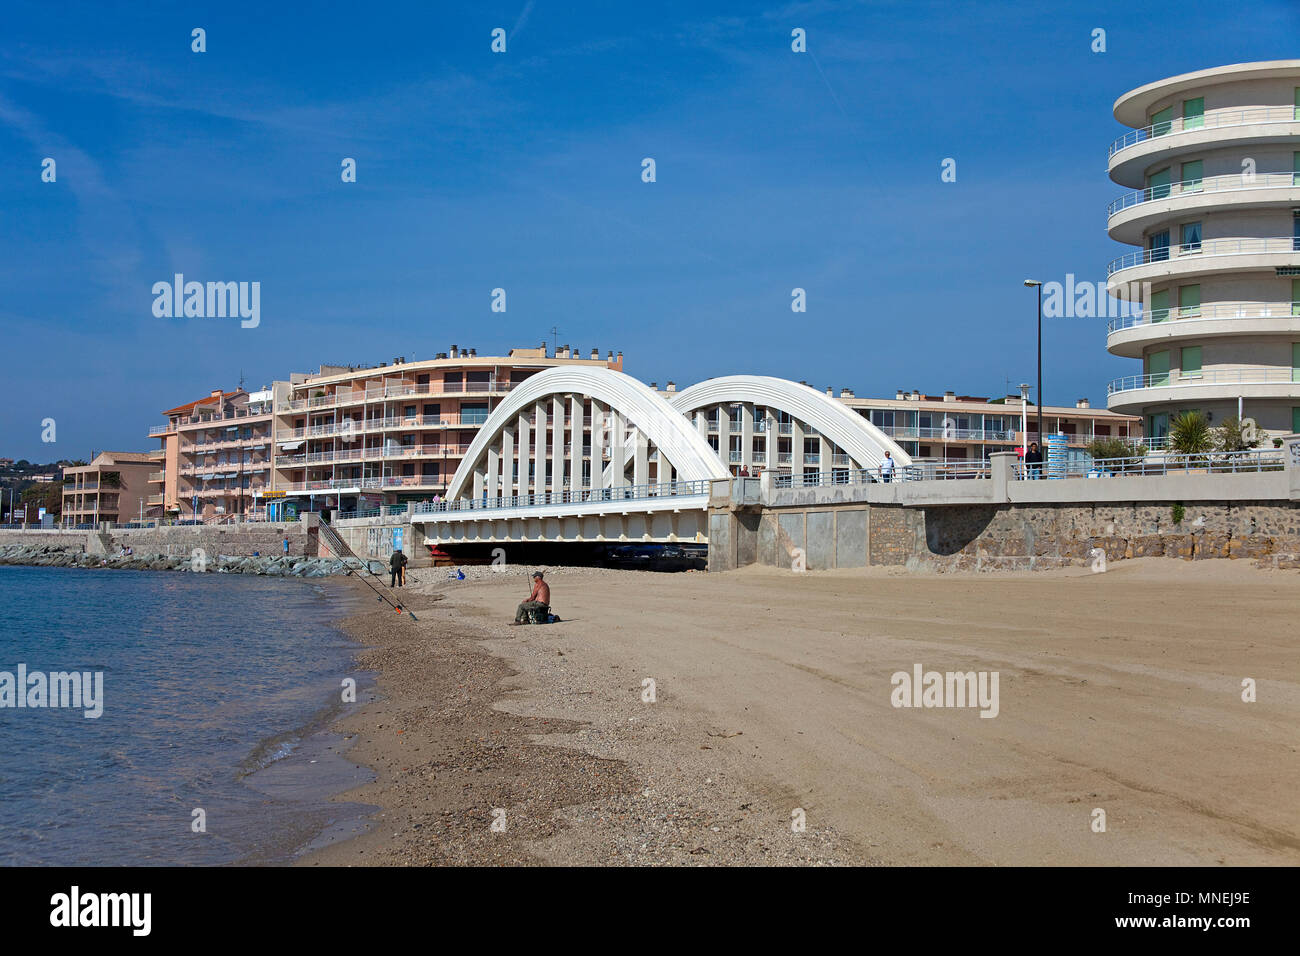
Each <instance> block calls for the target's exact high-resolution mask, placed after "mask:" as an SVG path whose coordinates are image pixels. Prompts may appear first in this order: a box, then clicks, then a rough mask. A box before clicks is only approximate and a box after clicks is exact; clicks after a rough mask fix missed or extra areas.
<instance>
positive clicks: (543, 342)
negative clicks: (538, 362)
mask: <svg viewBox="0 0 1300 956" xmlns="http://www.w3.org/2000/svg"><path fill="white" fill-rule="evenodd" d="M542 354H543V355H546V354H547V353H546V339H542Z"/></svg>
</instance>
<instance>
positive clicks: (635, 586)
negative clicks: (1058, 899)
mask: <svg viewBox="0 0 1300 956" xmlns="http://www.w3.org/2000/svg"><path fill="white" fill-rule="evenodd" d="M527 570H529V569H526V568H522V567H517V568H516V567H512V568H509V569H508V570H507V571H506V572H505V573H494V572H493V571H492V570H491V569H489V568H474V569H467V571H468V573H469V579H468V580H466V581H463V582H461V581H449V580H447V577H446V572H445V571H444V570H441V569H428V570H416V571H413V572H411V585H410V587H408V588H407V589H406V597H407V599H408V602H409V604H410V606H411V608H412V609H413V610H414V611H415V612H416V614H417V616H418V617H419V621H418V622H412V621H411V620H410V619H409V617H408V616H406V615H400V616H399V615H395V614H393V612H391V611H378V610H376V611H374V612H371V613H367V614H364V615H361V616H360V617H358V618H356V619H354V620H352V621H350V622H348V624H347V627H348V629H349V630H350V631H351V632H352V633H353V634H354V635H355V636H356V637H357V638H358V640H360V641H361V642H362V643H363V644H365V645H367V649H366V650H364V651H363V652H362V653H361V654H360V655H359V658H358V666H359V667H361V668H365V669H367V670H373V671H375V672H377V674H378V684H377V689H378V691H379V694H380V698H379V699H378V700H375V701H373V702H370V703H365V702H363V703H362V704H359V705H358V706H357V708H356V710H355V711H353V712H352V713H350V714H348V715H346V716H345V717H344V718H343V720H342V722H341V724H340V725H339V727H338V729H339V730H340V732H342V733H344V734H345V735H347V736H348V738H349V740H350V749H349V751H348V757H349V759H351V760H354V761H356V762H358V763H360V764H362V765H363V766H367V767H370V768H372V769H373V770H374V772H375V774H376V779H375V781H374V782H373V783H371V784H367V785H365V786H363V787H361V788H359V789H357V790H353V791H350V792H348V793H345V794H340V795H339V797H338V799H341V800H350V801H359V802H362V803H368V804H372V805H375V806H378V807H380V808H381V809H380V811H379V812H378V813H377V814H376V816H375V817H374V819H373V820H372V822H371V825H370V828H369V829H368V830H367V831H366V832H364V833H361V834H360V835H357V836H355V837H352V838H351V839H346V840H340V841H339V842H335V843H333V844H332V845H330V846H327V847H325V848H323V849H320V850H318V851H316V852H313V853H311V854H309V855H307V856H305V857H303V858H302V859H301V860H300V861H299V862H300V863H301V864H302V865H350V864H357V865H375V864H381V865H384V864H387V865H406V864H543V865H546V864H550V865H565V864H568V865H573V864H598V865H610V864H617V865H627V864H631V865H647V864H648V865H654V864H679V865H710V864H776V865H820V864H826V865H835V864H858V865H862V864H867V865H908V864H938V865H1014V864H1028V865H1062V864H1081V865H1138V864H1143V865H1191V864H1202V865H1215V864H1226V865H1251V864H1266V865H1295V864H1297V863H1300V801H1297V800H1296V798H1295V793H1296V791H1297V787H1298V786H1300V761H1298V760H1297V740H1296V737H1295V727H1296V726H1297V725H1300V684H1298V679H1300V625H1297V623H1296V621H1295V617H1294V610H1295V607H1296V595H1297V587H1298V585H1300V578H1298V577H1297V575H1296V572H1292V571H1263V570H1259V569H1255V568H1252V567H1250V566H1249V565H1248V564H1247V563H1246V562H1229V561H1206V562H1182V561H1171V560H1166V559H1160V558H1156V559H1139V560H1132V561H1124V562H1119V563H1116V564H1112V565H1111V568H1110V570H1109V571H1107V572H1106V573H1104V574H1093V573H1091V572H1090V571H1089V570H1088V569H1086V568H1068V569H1063V570H1059V571H1048V572H1036V573H1029V572H1026V573H996V574H975V573H969V574H943V575H935V574H924V573H907V572H903V571H901V570H893V569H882V568H873V569H867V570H859V571H851V572H850V571H839V572H820V573H806V574H795V573H792V572H783V571H779V570H773V569H763V568H751V569H746V570H744V571H739V572H731V573H727V574H705V573H685V574H653V573H647V572H625V571H611V570H602V569H579V568H574V569H568V568H556V569H547V577H548V580H550V582H551V585H552V589H553V597H552V606H553V608H554V609H555V611H556V612H557V613H558V614H560V615H561V617H562V618H563V619H564V620H563V622H562V623H559V624H553V625H548V626H544V627H537V626H529V627H509V626H507V622H508V621H509V620H510V619H511V618H512V617H513V613H514V608H515V605H516V604H517V603H518V602H519V601H520V600H522V599H523V597H524V596H525V592H526V583H525V582H526V572H527ZM918 664H919V665H921V667H922V668H923V669H924V670H926V671H930V670H934V671H939V672H949V671H963V672H965V671H983V672H990V673H991V672H994V671H996V672H997V673H998V675H999V683H998V687H999V701H998V708H997V716H996V717H993V718H991V719H988V718H983V717H981V716H980V712H979V710H978V709H976V708H971V707H952V708H905V707H904V708H900V707H895V706H893V705H892V703H891V691H892V690H893V686H892V685H891V675H893V674H895V673H896V672H900V671H901V672H909V673H910V672H911V671H912V670H913V669H914V667H915V666H916V665H918ZM1246 678H1250V679H1253V680H1254V681H1255V685H1256V694H1257V699H1256V700H1255V701H1254V702H1249V703H1248V702H1245V701H1243V699H1242V693H1243V689H1242V682H1243V680H1244V679H1246ZM647 680H652V681H653V690H654V700H653V702H651V701H649V700H648V699H647V698H648V696H649V695H648V692H647V691H648V688H647V685H646V684H645V681H647ZM1098 810H1102V811H1104V813H1105V831H1104V832H1097V830H1096V822H1095V821H1096V820H1097V818H1098V817H1097V814H1096V811H1098ZM800 820H802V821H806V828H805V829H802V830H798V829H796V827H795V826H792V823H794V824H797V823H798V822H799V821H800ZM494 822H495V824H496V826H495V828H494V826H493V824H494Z"/></svg>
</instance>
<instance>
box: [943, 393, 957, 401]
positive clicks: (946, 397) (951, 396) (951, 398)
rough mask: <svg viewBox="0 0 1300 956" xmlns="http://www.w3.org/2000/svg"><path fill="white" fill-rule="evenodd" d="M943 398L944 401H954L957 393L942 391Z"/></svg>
mask: <svg viewBox="0 0 1300 956" xmlns="http://www.w3.org/2000/svg"><path fill="white" fill-rule="evenodd" d="M943 400H944V401H945V402H955V401H957V393H956V392H944V393H943Z"/></svg>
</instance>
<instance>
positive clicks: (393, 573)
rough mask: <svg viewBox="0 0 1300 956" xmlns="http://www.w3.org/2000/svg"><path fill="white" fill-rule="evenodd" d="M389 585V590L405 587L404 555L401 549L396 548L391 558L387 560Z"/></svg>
mask: <svg viewBox="0 0 1300 956" xmlns="http://www.w3.org/2000/svg"><path fill="white" fill-rule="evenodd" d="M388 571H389V577H390V580H389V584H388V586H389V587H390V588H396V587H405V585H406V555H404V554H402V549H401V548H398V549H397V550H396V551H394V552H393V556H392V557H391V558H389V559H388Z"/></svg>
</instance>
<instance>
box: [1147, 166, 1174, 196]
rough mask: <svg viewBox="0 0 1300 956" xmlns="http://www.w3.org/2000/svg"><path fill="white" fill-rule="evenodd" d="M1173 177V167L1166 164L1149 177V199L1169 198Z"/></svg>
mask: <svg viewBox="0 0 1300 956" xmlns="http://www.w3.org/2000/svg"><path fill="white" fill-rule="evenodd" d="M1172 178H1173V173H1172V171H1171V168H1170V167H1168V166H1166V167H1165V168H1164V169H1160V170H1157V171H1156V172H1154V173H1152V174H1151V175H1150V176H1148V177H1147V197H1146V198H1147V199H1167V198H1168V197H1169V188H1170V187H1169V183H1170V181H1171V179H1172Z"/></svg>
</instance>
